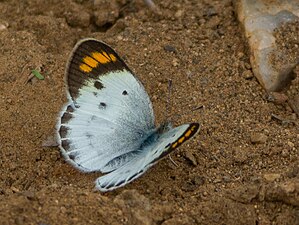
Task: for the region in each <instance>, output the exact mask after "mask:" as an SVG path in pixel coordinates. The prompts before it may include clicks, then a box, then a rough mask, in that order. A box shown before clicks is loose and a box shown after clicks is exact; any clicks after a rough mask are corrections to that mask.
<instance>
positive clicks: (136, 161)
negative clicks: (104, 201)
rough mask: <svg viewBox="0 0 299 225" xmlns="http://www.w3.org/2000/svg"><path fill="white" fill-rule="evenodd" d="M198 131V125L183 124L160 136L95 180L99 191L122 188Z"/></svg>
mask: <svg viewBox="0 0 299 225" xmlns="http://www.w3.org/2000/svg"><path fill="white" fill-rule="evenodd" d="M198 131H199V124H198V123H192V124H184V125H181V126H179V127H176V128H174V129H171V130H169V131H168V132H166V133H163V134H161V136H160V137H159V138H158V140H157V141H155V142H154V143H152V144H151V145H149V146H148V148H147V149H143V151H139V152H138V151H137V152H136V153H135V155H134V157H131V160H130V161H128V162H127V163H125V164H123V165H122V166H121V167H119V168H117V169H116V170H114V171H112V172H110V173H108V174H107V175H104V176H101V177H100V178H98V179H97V180H96V187H97V188H98V189H99V190H100V191H103V192H104V191H111V190H113V189H116V188H119V187H122V186H124V185H126V184H128V183H130V182H131V181H133V180H135V179H136V178H138V177H140V176H141V175H142V174H144V173H145V172H146V171H147V170H148V169H149V168H150V167H151V166H153V165H154V164H155V163H156V162H157V161H158V160H159V159H161V158H162V157H163V156H165V155H167V154H169V153H170V152H172V151H173V150H174V149H176V148H177V147H178V146H180V145H181V144H182V143H184V142H185V141H187V140H188V139H190V138H191V137H193V136H194V135H195V134H196V133H197V132H198Z"/></svg>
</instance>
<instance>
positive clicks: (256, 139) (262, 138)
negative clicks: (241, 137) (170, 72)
mask: <svg viewBox="0 0 299 225" xmlns="http://www.w3.org/2000/svg"><path fill="white" fill-rule="evenodd" d="M267 139H268V137H267V136H266V135H265V134H262V133H253V134H251V136H250V141H251V143H253V144H263V143H265V142H266V141H267Z"/></svg>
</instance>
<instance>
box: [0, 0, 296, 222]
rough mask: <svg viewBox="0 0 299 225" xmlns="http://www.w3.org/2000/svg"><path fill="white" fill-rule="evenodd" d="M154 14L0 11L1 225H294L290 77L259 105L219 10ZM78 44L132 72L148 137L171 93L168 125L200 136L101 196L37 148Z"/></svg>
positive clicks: (119, 8)
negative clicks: (147, 118)
mask: <svg viewBox="0 0 299 225" xmlns="http://www.w3.org/2000/svg"><path fill="white" fill-rule="evenodd" d="M94 2H95V3H96V5H94V4H93V3H94ZM156 2H158V1H156ZM158 6H159V8H160V11H161V14H160V15H159V14H158V15H157V14H155V13H152V12H151V11H150V10H149V9H148V8H147V7H146V6H145V5H144V3H143V2H142V1H141V0H136V1H129V0H112V1H104V0H102V1H101V0H95V1H91V0H90V1H87V0H86V1H84V0H66V1H58V0H50V1H41V0H26V1H18V0H2V1H0V12H1V13H0V53H1V54H0V62H1V63H0V93H1V98H0V102H1V108H0V114H1V125H0V127H1V128H0V162H1V164H0V174H1V179H0V201H1V204H0V223H1V224H163V225H166V224H299V163H298V162H299V160H298V153H299V152H298V151H299V150H298V149H299V132H298V126H299V125H298V115H296V110H297V113H298V110H299V109H298V108H299V106H298V105H299V76H298V75H299V68H296V69H295V75H296V74H297V78H295V79H294V80H293V82H292V84H291V86H290V87H289V88H288V90H285V91H284V92H283V94H282V95H281V94H277V93H276V94H274V95H271V96H270V97H269V95H268V94H267V93H266V92H265V91H264V90H263V89H262V88H261V87H260V85H259V84H258V82H257V80H256V79H255V78H254V77H253V75H252V71H251V67H250V62H249V52H248V47H247V45H246V41H245V39H244V38H243V36H242V29H241V28H240V26H239V24H238V22H237V20H236V17H235V13H234V7H233V4H232V2H231V1H229V0H225V1H216V0H214V1H210V0H203V1H198V0H185V1H171V0H163V1H161V2H160V3H158ZM286 32H287V31H286ZM284 36H287V35H285V34H284ZM85 37H94V38H97V39H99V40H103V41H105V42H106V43H109V44H110V45H111V46H112V47H113V48H115V49H116V50H117V51H118V52H119V54H120V55H121V56H122V57H123V58H124V59H125V61H126V62H127V63H128V65H129V66H130V67H131V68H132V70H133V71H135V72H136V74H137V75H138V77H139V78H140V80H141V81H142V82H143V84H144V86H145V88H146V90H147V91H148V93H149V95H150V97H151V99H152V101H153V105H154V109H155V113H156V119H157V124H158V123H161V122H162V121H163V119H164V114H165V106H166V101H167V95H168V94H167V93H168V79H171V80H172V81H173V93H172V95H171V102H172V107H171V115H172V116H173V120H174V124H175V125H179V124H182V123H186V122H192V121H193V122H196V121H199V122H200V123H201V126H202V128H201V132H200V133H199V135H198V136H197V137H196V138H194V139H192V140H191V141H189V142H188V143H186V144H184V145H183V146H181V147H180V148H179V149H177V150H176V151H175V152H173V153H172V154H171V156H172V159H173V160H174V162H175V163H176V164H177V166H175V165H174V164H173V163H172V162H171V160H170V159H169V158H168V157H166V158H165V159H163V160H161V161H160V162H159V163H158V164H157V165H156V166H154V167H153V168H152V169H150V170H149V171H148V172H147V173H146V174H145V175H144V176H142V177H141V178H139V179H138V180H136V181H134V182H132V183H131V184H129V185H127V186H125V187H123V188H120V189H118V190H116V191H113V192H110V193H105V194H103V193H100V192H99V191H95V190H94V180H95V179H96V178H97V177H98V176H100V174H99V173H92V174H83V173H81V172H79V171H77V170H76V169H74V168H73V167H72V166H70V165H68V164H67V163H66V162H65V161H64V159H63V157H62V156H61V155H60V152H59V149H58V147H43V143H44V141H45V140H47V138H48V137H49V136H51V135H53V133H54V127H55V123H56V120H57V114H58V112H59V110H60V109H61V107H62V105H63V104H64V103H65V102H66V96H65V87H64V82H63V77H64V68H65V64H66V62H67V60H68V56H69V53H70V52H71V50H72V47H73V46H74V44H75V43H76V42H77V41H78V40H80V39H81V38H85ZM297 40H298V39H297ZM297 44H298V43H297ZM32 69H36V70H39V71H40V72H41V74H43V75H44V76H45V80H38V79H37V78H35V77H34V78H32V76H31V70H32ZM273 96H274V97H273ZM277 96H278V97H277ZM286 97H288V100H286V99H287V98H286ZM281 99H285V100H281Z"/></svg>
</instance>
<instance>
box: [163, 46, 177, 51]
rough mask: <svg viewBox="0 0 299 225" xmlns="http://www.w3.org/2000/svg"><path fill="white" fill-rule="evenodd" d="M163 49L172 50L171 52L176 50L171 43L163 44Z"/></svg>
mask: <svg viewBox="0 0 299 225" xmlns="http://www.w3.org/2000/svg"><path fill="white" fill-rule="evenodd" d="M164 50H165V51H166V52H173V53H175V52H176V49H175V47H173V46H172V45H165V46H164Z"/></svg>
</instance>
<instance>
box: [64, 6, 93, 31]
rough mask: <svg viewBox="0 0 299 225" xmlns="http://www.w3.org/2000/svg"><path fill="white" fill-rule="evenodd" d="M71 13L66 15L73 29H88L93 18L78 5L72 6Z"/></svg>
mask: <svg viewBox="0 0 299 225" xmlns="http://www.w3.org/2000/svg"><path fill="white" fill-rule="evenodd" d="M70 9H71V11H70V12H67V13H66V15H65V16H66V21H67V23H68V24H69V25H70V26H72V27H88V26H89V25H90V20H91V16H90V15H89V13H88V12H86V11H84V8H82V7H81V6H80V5H78V4H75V3H73V4H71V7H70Z"/></svg>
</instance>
